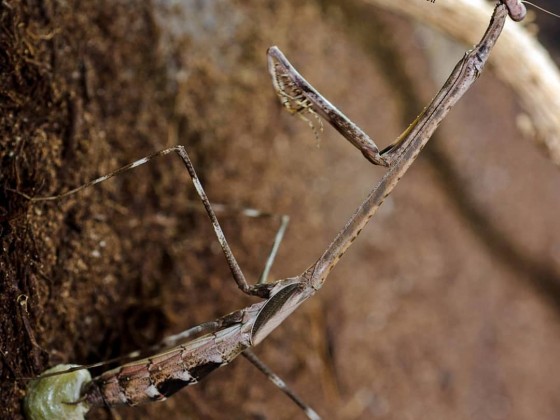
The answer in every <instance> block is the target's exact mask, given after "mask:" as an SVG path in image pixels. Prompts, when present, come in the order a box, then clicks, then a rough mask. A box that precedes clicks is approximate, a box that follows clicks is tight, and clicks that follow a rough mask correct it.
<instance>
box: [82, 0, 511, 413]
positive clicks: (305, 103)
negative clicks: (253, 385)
mask: <svg viewBox="0 0 560 420" xmlns="http://www.w3.org/2000/svg"><path fill="white" fill-rule="evenodd" d="M509 11H510V13H511V9H509ZM507 14H508V9H507V8H506V6H504V5H499V6H497V7H496V9H495V11H494V15H493V16H492V20H491V22H490V25H489V27H488V29H487V31H486V33H485V34H484V36H483V38H482V40H481V42H480V43H479V44H478V45H477V46H476V47H475V48H474V49H473V50H471V51H469V52H468V53H467V54H466V55H465V57H464V58H463V59H462V60H461V61H460V62H459V63H458V64H457V65H456V67H455V69H454V70H453V72H452V73H451V75H450V77H449V78H448V80H447V81H446V83H445V84H444V86H443V88H442V89H441V90H440V92H439V93H438V94H437V95H436V96H435V98H434V99H433V100H432V102H431V103H430V104H429V105H428V107H426V109H425V110H424V111H423V112H422V113H421V114H420V115H419V116H418V118H417V119H416V120H415V121H414V122H413V123H412V124H411V125H410V127H408V128H407V129H406V130H405V131H404V133H403V134H402V135H401V136H400V137H399V138H398V139H397V141H396V142H395V143H393V144H392V145H391V146H389V147H388V148H386V149H385V150H383V151H382V152H379V151H378V148H377V146H376V145H375V143H373V141H372V140H371V139H370V138H369V137H368V136H367V135H366V134H365V133H363V131H362V130H361V129H359V127H357V126H356V125H355V124H353V123H352V122H351V121H350V120H349V119H348V118H347V117H345V116H344V115H343V114H342V113H341V112H340V111H338V110H337V109H336V108H335V107H334V106H333V105H331V104H330V103H329V102H328V101H326V100H325V99H324V98H323V97H322V96H321V95H320V94H319V93H318V92H317V91H315V90H314V89H313V88H312V87H311V85H309V83H308V82H307V81H305V79H303V78H302V77H301V76H300V75H299V73H297V72H296V71H295V69H294V68H293V66H291V64H290V63H289V62H288V61H287V59H286V58H285V57H284V56H283V54H282V53H281V52H280V50H279V49H277V48H276V47H271V48H270V49H269V52H268V54H269V69H270V71H271V74H272V77H273V83H274V86H275V88H276V90H277V93H278V95H279V96H280V98H281V101H282V104H283V105H284V106H287V107H289V109H291V110H293V109H296V110H297V109H299V108H298V107H300V108H301V109H302V110H304V111H309V110H310V109H311V110H312V111H313V112H316V113H317V114H319V115H321V116H323V117H325V118H326V119H327V121H329V123H331V124H332V125H333V126H334V127H335V128H337V130H339V131H340V132H341V133H342V134H344V136H345V137H346V138H347V139H348V140H349V141H350V142H351V143H352V144H353V145H354V146H355V147H357V148H358V149H359V150H361V151H362V153H363V154H364V155H365V156H366V157H367V158H368V159H369V160H370V161H372V162H373V163H377V164H380V165H383V166H387V165H388V166H389V167H390V169H389V170H388V171H387V173H386V174H385V175H384V177H383V178H382V179H381V181H380V182H379V184H377V185H376V186H375V188H373V190H372V191H371V192H370V194H369V195H368V196H367V197H366V199H365V200H364V201H363V203H362V204H361V205H360V206H359V207H358V208H357V209H356V211H355V212H354V214H353V215H352V216H351V217H350V219H349V220H348V222H347V223H346V225H345V226H344V228H343V229H342V230H341V231H340V232H339V234H338V235H337V236H336V237H335V239H334V241H333V242H332V243H331V244H330V245H329V246H328V247H327V249H326V250H325V252H324V253H323V255H322V256H321V257H320V258H319V259H318V260H317V261H316V262H315V263H314V264H313V265H311V266H310V267H309V268H308V269H307V270H305V272H304V273H302V274H301V275H299V276H297V277H293V278H288V279H284V280H279V281H277V282H274V283H270V284H266V283H264V284H258V285H256V286H249V285H248V284H247V283H246V281H245V279H244V277H243V274H242V273H241V270H240V268H239V267H238V266H237V263H236V261H235V258H234V257H233V254H231V250H230V249H229V246H228V244H227V241H226V239H225V236H224V235H223V232H222V231H221V228H220V226H219V222H218V220H217V218H216V217H215V214H214V213H213V210H212V209H211V206H210V203H209V201H208V199H207V197H206V195H205V193H204V190H203V189H202V186H201V184H200V182H199V180H198V178H197V176H196V173H195V171H194V168H193V167H192V163H191V161H190V159H189V157H188V155H187V152H186V150H185V148H184V147H183V146H175V147H173V148H170V149H166V150H164V151H161V152H158V153H157V155H163V154H167V153H170V152H176V153H177V154H178V155H179V156H180V157H181V158H182V159H183V162H184V163H185V165H186V167H187V169H188V171H189V173H190V174H191V177H192V178H193V183H194V185H195V187H196V189H197V191H198V193H199V195H200V197H201V199H202V201H203V203H204V205H205V208H206V210H207V212H208V214H209V216H210V218H211V220H212V223H213V226H214V229H215V232H216V235H217V237H218V239H219V241H220V244H221V246H222V249H223V250H224V253H225V255H226V258H227V259H228V263H230V268H231V269H232V273H233V275H234V277H235V278H236V281H237V283H238V285H239V287H240V288H241V290H243V291H244V292H245V293H248V294H252V295H259V296H264V297H265V298H266V300H265V301H263V302H260V303H257V304H254V305H251V306H249V307H247V308H244V309H241V310H239V311H236V312H233V313H231V314H229V315H227V316H225V317H223V318H220V319H219V320H217V321H216V322H215V323H214V324H213V325H215V328H214V329H213V330H212V331H213V332H212V333H209V334H206V335H203V336H202V337H199V338H197V339H194V340H191V341H188V342H187V343H185V344H181V345H178V346H176V347H173V348H171V349H169V350H167V351H164V352H161V353H158V354H156V355H154V356H151V357H148V358H145V359H141V360H138V361H135V362H132V363H128V364H125V365H123V366H121V367H119V368H116V369H113V370H111V371H108V372H106V373H104V374H102V375H101V376H99V377H97V378H95V379H94V380H93V381H92V382H91V383H90V384H88V385H87V386H86V387H85V388H84V390H83V393H82V398H81V399H82V400H84V401H86V402H87V403H89V404H90V405H91V406H112V405H118V404H128V405H137V404H141V403H144V402H149V401H160V400H164V399H166V398H167V397H169V396H170V395H172V394H174V393H175V392H177V391H178V390H179V389H181V388H183V387H186V386H188V385H192V384H195V383H197V382H198V381H199V380H201V379H203V378H204V377H206V376H207V375H208V374H209V373H210V372H212V371H213V370H215V369H217V368H218V367H221V366H224V365H226V364H228V363H230V362H231V361H232V360H233V359H234V358H235V357H237V356H238V355H239V354H241V353H243V352H244V351H246V350H247V349H249V348H250V347H251V346H253V345H256V344H258V343H259V342H261V341H262V340H263V339H264V338H265V337H266V336H268V334H270V332H272V331H273V330H274V329H275V328H276V327H277V326H278V325H280V324H281V323H282V321H283V320H284V319H285V318H287V317H288V316H289V315H290V314H291V313H292V312H293V311H295V309H297V307H299V305H301V304H302V303H303V302H304V301H306V300H307V299H309V298H310V297H311V296H313V294H315V292H316V291H317V290H319V289H320V288H321V287H322V285H323V283H324V281H325V280H326V278H327V276H328V274H329V272H330V271H331V270H332V269H333V268H334V266H335V265H336V264H337V262H338V261H339V260H340V258H341V257H342V255H343V254H344V253H345V251H346V250H347V249H348V247H349V246H350V245H351V244H352V242H353V241H354V240H355V239H356V237H357V236H358V235H359V234H360V232H361V231H362V229H363V227H364V226H365V225H366V224H367V223H368V221H369V220H370V219H371V217H372V216H373V215H374V214H375V213H376V212H377V210H378V208H379V207H380V205H381V204H382V203H383V201H384V200H385V198H386V197H387V196H388V195H389V194H390V193H391V192H392V191H393V189H394V188H395V186H396V185H397V183H398V182H399V180H400V179H401V178H402V176H403V175H404V174H405V172H406V171H407V170H408V168H409V167H410V166H411V165H412V163H413V162H414V160H415V159H416V157H417V156H418V154H419V153H420V151H421V150H422V148H423V147H424V146H425V145H426V143H427V142H428V140H429V139H430V137H431V136H432V134H433V132H434V131H435V130H436V129H437V127H438V126H439V124H440V123H441V122H442V121H443V119H444V118H445V116H446V115H447V113H448V112H449V110H450V109H451V108H452V107H453V105H454V104H455V103H456V102H457V101H458V100H459V99H460V98H461V97H462V96H463V94H464V93H465V92H466V91H467V90H468V89H469V88H470V86H471V85H472V84H473V83H474V81H475V80H476V79H477V78H478V76H479V74H480V72H481V71H482V69H483V67H484V64H485V63H486V60H487V59H488V56H489V53H490V50H491V49H492V47H493V46H494V44H495V42H496V41H497V39H498V37H499V35H500V33H501V31H502V28H503V25H504V23H505V19H506V16H507ZM287 89H291V91H290V92H286V90H287ZM290 93H292V95H291V94H290ZM293 93H295V94H296V96H293ZM149 159H150V158H145V159H141V160H139V161H136V162H134V163H132V164H130V165H127V167H125V168H122V169H121V170H119V171H122V170H124V169H127V168H132V167H135V166H139V165H141V164H143V163H145V162H147V161H148V160H149ZM119 171H115V172H114V173H113V174H110V175H109V176H106V177H102V178H99V180H96V181H93V182H92V183H90V184H89V185H92V184H93V183H96V182H101V181H102V180H104V179H107V178H109V177H111V176H114V175H115V174H117V173H119ZM183 338H184V337H183ZM168 344H169V343H168ZM306 413H308V412H307V411H306ZM309 417H310V418H317V417H318V416H317V417H313V416H311V415H309Z"/></svg>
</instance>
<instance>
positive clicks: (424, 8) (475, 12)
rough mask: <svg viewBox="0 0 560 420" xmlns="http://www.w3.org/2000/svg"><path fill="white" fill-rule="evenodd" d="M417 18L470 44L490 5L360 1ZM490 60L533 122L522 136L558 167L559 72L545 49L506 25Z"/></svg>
mask: <svg viewBox="0 0 560 420" xmlns="http://www.w3.org/2000/svg"><path fill="white" fill-rule="evenodd" d="M362 1H363V2H364V3H367V4H372V5H375V6H379V7H382V8H384V9H387V10H390V11H393V12H396V13H399V14H401V15H404V16H407V17H410V18H413V19H416V20H419V21H421V22H423V23H426V24H428V25H430V26H432V27H433V28H435V29H437V30H440V31H442V32H445V33H446V34H449V35H450V36H452V37H454V38H456V39H458V40H460V41H462V42H465V43H468V44H474V43H475V42H476V41H477V37H478V36H479V34H480V32H481V31H484V28H485V27H486V25H487V24H488V19H489V16H490V15H491V14H492V6H491V4H490V3H488V2H486V1H483V0H436V2H435V3H433V4H432V3H429V2H427V1H422V0H362ZM491 62H492V63H493V65H494V72H495V74H496V75H497V76H498V77H499V78H500V79H501V80H503V81H504V82H505V83H506V84H508V85H509V86H510V87H511V88H512V89H513V90H514V92H515V93H516V94H517V95H518V97H519V100H520V103H521V106H522V107H523V108H524V110H525V112H526V113H527V114H528V115H529V117H530V119H531V121H532V127H531V129H530V130H527V129H525V130H524V133H525V134H527V135H529V136H531V137H533V138H534V139H535V140H536V141H538V142H539V143H541V144H543V145H544V146H545V149H546V151H547V153H548V155H549V156H550V158H551V160H552V161H553V162H554V163H555V164H556V165H558V166H560V72H559V70H558V67H557V66H556V65H555V64H554V62H553V61H552V59H551V58H550V55H549V54H548V52H547V51H546V50H545V49H544V47H543V46H542V45H541V44H540V43H539V42H538V41H537V40H536V39H535V38H534V37H533V36H532V35H531V34H529V33H528V32H527V31H526V30H525V28H524V27H523V25H522V24H519V23H515V22H512V21H509V22H508V23H507V24H506V27H505V29H504V31H503V33H502V36H501V39H500V41H499V42H498V45H497V46H496V48H495V50H494V52H493V56H492V59H491Z"/></svg>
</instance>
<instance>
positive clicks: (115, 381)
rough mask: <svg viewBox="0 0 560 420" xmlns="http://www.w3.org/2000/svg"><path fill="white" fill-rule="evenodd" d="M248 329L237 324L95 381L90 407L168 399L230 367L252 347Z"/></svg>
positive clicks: (90, 390)
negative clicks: (230, 364) (181, 390)
mask: <svg viewBox="0 0 560 420" xmlns="http://www.w3.org/2000/svg"><path fill="white" fill-rule="evenodd" d="M245 327H246V326H245V325H243V324H236V325H232V326H230V327H227V328H224V329H223V330H220V331H217V332H215V333H213V334H208V335H205V336H203V337H200V338H198V339H196V340H193V341H190V342H188V343H186V344H184V345H181V346H177V347H174V348H173V349H171V350H168V351H166V352H163V353H160V354H157V355H155V356H152V357H149V358H146V359H142V360H138V361H136V362H132V363H128V364H125V365H123V366H121V367H119V368H116V369H113V370H110V371H108V372H105V373H103V374H102V375H101V376H98V377H97V378H95V379H93V381H92V382H91V383H89V384H88V385H87V387H86V388H85V389H84V392H83V399H84V400H85V401H86V402H87V403H88V404H90V405H91V406H112V405H119V404H128V405H137V404H142V403H144V402H150V401H161V400H165V399H166V398H167V397H169V396H170V395H172V394H174V393H175V392H177V391H178V390H180V389H181V388H183V387H186V386H188V385H192V384H195V383H197V382H198V381H199V380H201V379H202V378H204V377H205V376H206V375H208V374H209V373H210V372H212V371H213V370H214V369H216V368H218V367H220V366H223V365H225V364H228V363H229V362H231V361H232V360H233V359H234V358H235V357H237V356H238V355H239V354H241V352H243V351H244V350H245V349H247V348H248V347H250V333H249V332H247V331H246V328H245Z"/></svg>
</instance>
